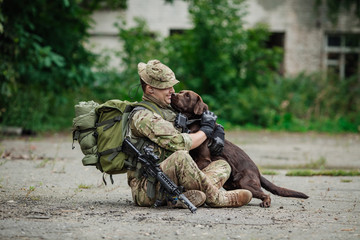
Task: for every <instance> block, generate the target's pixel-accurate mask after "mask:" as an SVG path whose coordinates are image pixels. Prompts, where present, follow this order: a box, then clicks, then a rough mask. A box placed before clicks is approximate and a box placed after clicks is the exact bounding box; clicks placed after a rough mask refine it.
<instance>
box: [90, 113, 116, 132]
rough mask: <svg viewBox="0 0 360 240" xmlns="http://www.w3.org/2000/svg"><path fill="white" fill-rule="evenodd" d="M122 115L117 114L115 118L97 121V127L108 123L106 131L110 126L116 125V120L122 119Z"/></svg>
mask: <svg viewBox="0 0 360 240" xmlns="http://www.w3.org/2000/svg"><path fill="white" fill-rule="evenodd" d="M121 117H122V115H118V116H116V117H114V118H111V119H108V120H105V121H102V122H100V123H96V124H95V127H101V126H104V125H107V126H106V127H104V131H106V130H108V129H109V128H111V127H112V126H114V125H115V123H116V122H119V121H121Z"/></svg>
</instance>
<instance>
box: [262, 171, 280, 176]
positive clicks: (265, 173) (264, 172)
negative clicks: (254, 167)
mask: <svg viewBox="0 0 360 240" xmlns="http://www.w3.org/2000/svg"><path fill="white" fill-rule="evenodd" d="M261 174H262V175H278V172H275V171H272V170H261Z"/></svg>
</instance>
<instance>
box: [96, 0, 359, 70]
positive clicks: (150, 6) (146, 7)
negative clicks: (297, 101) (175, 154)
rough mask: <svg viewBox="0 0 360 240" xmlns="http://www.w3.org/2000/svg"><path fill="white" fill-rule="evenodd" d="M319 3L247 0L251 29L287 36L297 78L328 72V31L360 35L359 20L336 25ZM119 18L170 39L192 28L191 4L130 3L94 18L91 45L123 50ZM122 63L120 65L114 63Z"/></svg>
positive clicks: (287, 60) (287, 65)
mask: <svg viewBox="0 0 360 240" xmlns="http://www.w3.org/2000/svg"><path fill="white" fill-rule="evenodd" d="M314 2H315V0H247V1H246V5H247V8H248V12H249V14H248V15H247V16H246V18H245V20H246V22H247V24H246V26H247V27H252V26H254V25H255V24H256V23H260V22H262V23H267V24H268V25H269V27H270V30H271V31H272V32H283V33H285V41H284V49H285V56H284V70H285V71H284V72H285V74H287V75H294V74H297V73H299V72H308V73H309V72H316V71H319V70H321V69H324V68H325V66H324V58H325V57H326V56H325V53H324V42H325V36H326V33H328V32H358V33H359V32H360V28H359V27H358V26H359V24H358V21H357V22H356V21H354V18H352V17H349V16H346V15H344V16H342V17H341V18H340V19H339V23H338V24H337V25H336V26H333V25H332V24H330V23H329V22H327V21H326V18H325V10H326V9H325V8H321V9H319V10H315V8H314ZM118 16H122V17H124V18H125V19H126V21H127V22H128V24H129V26H133V24H134V21H133V18H134V17H141V18H144V19H145V20H146V21H147V23H148V25H149V27H150V29H152V30H153V31H156V32H158V33H160V34H161V35H162V36H167V35H168V34H169V31H170V29H187V28H191V21H190V19H189V15H188V12H187V4H186V2H185V1H183V0H174V3H173V4H166V3H165V2H164V0H146V1H144V0H128V9H127V10H126V11H125V12H98V13H96V14H95V15H94V20H95V21H96V25H95V27H94V29H93V30H92V33H93V34H94V36H93V37H92V38H91V44H92V45H93V47H94V50H95V51H97V52H100V51H101V49H102V48H103V47H107V48H110V49H119V48H121V46H120V44H119V42H118V40H117V38H116V32H117V31H116V28H115V27H113V23H114V22H115V21H116V20H117V17H118ZM113 64H119V62H116V61H115V62H113Z"/></svg>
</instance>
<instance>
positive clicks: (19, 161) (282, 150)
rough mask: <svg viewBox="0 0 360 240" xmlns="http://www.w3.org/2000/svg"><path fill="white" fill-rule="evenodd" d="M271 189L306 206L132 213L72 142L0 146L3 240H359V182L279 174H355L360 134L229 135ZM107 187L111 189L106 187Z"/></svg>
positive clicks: (123, 194)
mask: <svg viewBox="0 0 360 240" xmlns="http://www.w3.org/2000/svg"><path fill="white" fill-rule="evenodd" d="M226 137H227V138H228V139H229V140H231V141H232V142H234V143H236V144H237V145H239V146H240V147H241V148H243V149H244V150H245V151H246V152H247V153H248V154H249V156H250V157H251V158H252V159H253V160H254V162H255V163H256V164H257V165H258V166H259V167H261V168H266V166H267V167H269V166H271V167H275V168H276V167H278V168H279V169H280V170H274V171H276V172H277V173H278V174H277V175H271V176H266V178H267V179H269V180H270V181H272V182H273V183H275V184H277V185H279V186H282V187H287V188H290V189H294V190H298V191H301V192H304V193H306V194H307V195H309V196H310V198H309V199H307V200H302V199H294V198H283V197H278V196H275V195H273V194H271V198H272V206H271V207H270V208H268V209H264V208H260V207H259V206H258V205H259V203H260V200H258V199H253V200H252V201H251V202H250V204H249V205H247V206H244V207H241V208H223V209H214V208H209V207H206V206H205V207H201V208H199V209H198V211H197V213H196V214H192V213H190V211H189V210H187V209H170V208H166V207H161V208H157V209H154V208H142V207H137V206H134V205H133V203H132V201H131V193H130V189H129V187H128V186H127V182H126V175H116V176H114V180H115V183H114V184H113V185H111V184H108V185H107V186H104V185H103V183H102V174H101V173H100V172H98V171H97V170H96V169H94V168H91V167H84V166H82V164H81V158H82V153H81V151H80V150H79V149H80V148H79V147H78V145H77V143H76V144H75V146H76V148H75V150H71V144H72V141H71V136H70V134H54V135H48V136H42V137H36V138H4V137H3V138H2V141H1V142H0V153H1V155H2V158H1V159H0V239H359V238H360V219H359V218H360V217H359V216H360V214H359V213H360V177H325V176H316V177H288V176H285V174H286V172H287V170H286V168H291V167H294V166H301V165H302V166H303V165H306V164H309V163H313V162H316V161H319V159H320V160H322V163H324V164H325V166H326V167H327V168H342V169H360V137H359V135H358V134H346V135H343V134H341V135H339V134H337V135H329V134H316V133H301V134H299V133H271V132H266V131H259V132H246V131H238V132H227V133H226ZM109 182H110V181H108V183H109Z"/></svg>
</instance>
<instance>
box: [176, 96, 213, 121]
mask: <svg viewBox="0 0 360 240" xmlns="http://www.w3.org/2000/svg"><path fill="white" fill-rule="evenodd" d="M171 106H172V107H173V108H174V109H175V110H177V111H179V112H181V113H183V114H185V115H186V116H187V117H188V118H189V119H190V118H192V117H195V116H196V115H201V114H202V113H203V112H205V111H206V110H208V109H209V108H208V105H207V104H205V103H204V102H203V100H202V98H201V97H200V96H199V95H198V94H197V93H195V92H193V91H190V90H183V91H180V92H179V93H175V94H173V95H172V96H171Z"/></svg>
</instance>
